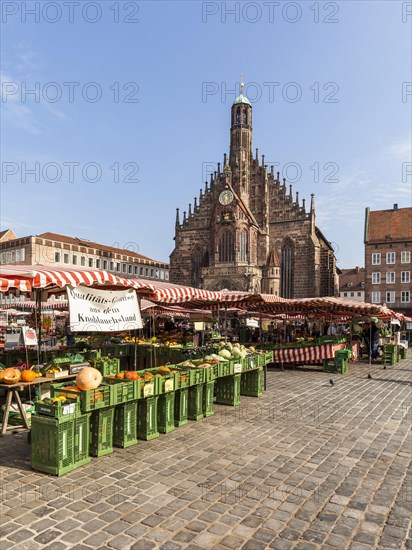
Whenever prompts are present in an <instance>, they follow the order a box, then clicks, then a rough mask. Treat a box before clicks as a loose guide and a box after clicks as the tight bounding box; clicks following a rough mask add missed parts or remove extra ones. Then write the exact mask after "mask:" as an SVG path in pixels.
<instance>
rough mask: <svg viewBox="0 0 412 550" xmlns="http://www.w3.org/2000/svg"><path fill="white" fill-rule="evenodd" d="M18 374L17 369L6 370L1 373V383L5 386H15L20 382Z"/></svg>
mask: <svg viewBox="0 0 412 550" xmlns="http://www.w3.org/2000/svg"><path fill="white" fill-rule="evenodd" d="M20 374H21V373H20V371H19V370H18V369H13V368H12V367H11V368H8V369H6V370H5V371H3V382H4V383H5V384H17V382H19V380H20Z"/></svg>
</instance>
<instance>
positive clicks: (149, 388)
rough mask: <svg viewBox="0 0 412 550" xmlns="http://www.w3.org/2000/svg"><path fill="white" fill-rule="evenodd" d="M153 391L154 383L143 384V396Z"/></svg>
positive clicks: (147, 395) (149, 394)
mask: <svg viewBox="0 0 412 550" xmlns="http://www.w3.org/2000/svg"><path fill="white" fill-rule="evenodd" d="M153 393H154V384H145V387H144V388H143V397H150V396H151V395H153Z"/></svg>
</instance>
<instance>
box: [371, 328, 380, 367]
mask: <svg viewBox="0 0 412 550" xmlns="http://www.w3.org/2000/svg"><path fill="white" fill-rule="evenodd" d="M376 321H377V320H376ZM376 321H375V320H373V321H372V324H371V327H370V332H371V359H372V361H376V360H377V359H378V345H379V334H380V330H379V328H378V326H377V325H376Z"/></svg>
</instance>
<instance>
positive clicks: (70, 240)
mask: <svg viewBox="0 0 412 550" xmlns="http://www.w3.org/2000/svg"><path fill="white" fill-rule="evenodd" d="M36 237H40V238H41V239H47V240H50V241H57V242H61V243H66V244H72V245H77V246H84V247H88V248H96V249H98V250H102V251H105V252H111V253H115V254H123V255H125V256H130V257H133V258H136V259H138V260H146V261H150V262H155V263H166V262H158V261H157V260H153V259H152V258H148V257H147V256H143V255H142V254H138V253H137V252H135V251H134V250H133V249H130V248H129V249H127V248H120V247H115V246H107V245H105V244H99V243H95V242H93V241H88V240H85V239H80V238H78V237H69V236H67V235H59V234H58V233H50V232H46V233H41V234H40V235H36ZM127 244H130V245H131V248H132V247H133V248H137V246H138V245H137V244H136V243H127Z"/></svg>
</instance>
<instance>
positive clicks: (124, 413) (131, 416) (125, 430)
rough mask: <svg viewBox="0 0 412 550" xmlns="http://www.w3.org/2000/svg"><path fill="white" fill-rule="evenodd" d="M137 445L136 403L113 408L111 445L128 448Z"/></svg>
mask: <svg viewBox="0 0 412 550" xmlns="http://www.w3.org/2000/svg"><path fill="white" fill-rule="evenodd" d="M136 443H137V401H130V402H129V403H123V404H122V405H117V407H115V408H114V425H113V445H114V446H115V447H122V448H123V449H125V448H126V447H130V446H132V445H136Z"/></svg>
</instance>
